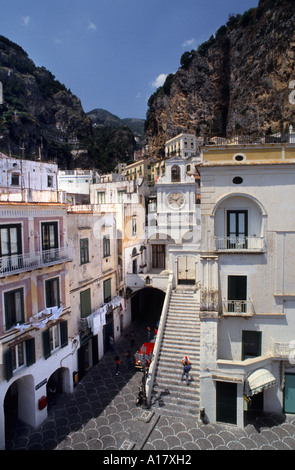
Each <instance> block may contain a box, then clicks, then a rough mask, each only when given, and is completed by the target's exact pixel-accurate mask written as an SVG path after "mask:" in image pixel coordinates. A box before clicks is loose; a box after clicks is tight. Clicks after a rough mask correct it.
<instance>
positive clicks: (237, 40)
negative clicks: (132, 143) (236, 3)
mask: <svg viewBox="0 0 295 470" xmlns="http://www.w3.org/2000/svg"><path fill="white" fill-rule="evenodd" d="M294 59H295V2H294V0H260V1H259V4H258V6H257V8H253V9H250V10H249V11H247V12H245V13H244V14H243V15H237V16H233V15H230V16H229V20H228V22H227V24H226V25H224V26H221V27H220V28H219V30H218V31H217V32H216V34H215V36H212V37H211V38H209V39H208V41H207V42H206V43H204V44H202V45H200V46H199V48H198V50H197V51H190V52H186V53H185V54H183V56H182V57H181V67H180V68H179V69H178V71H177V72H176V73H175V74H174V75H172V74H171V75H169V76H168V77H167V79H166V82H165V84H164V86H163V87H161V88H159V89H158V90H157V91H156V92H155V93H154V95H152V96H151V98H150V100H149V103H148V105H149V107H148V112H147V120H146V127H145V130H146V137H147V141H148V144H149V145H150V148H151V152H152V154H153V155H159V156H160V155H163V149H164V143H165V141H166V140H168V139H170V138H172V137H174V136H175V135H177V134H178V133H180V132H191V133H196V134H197V135H200V136H205V138H206V137H209V138H210V137H213V136H216V135H218V136H223V137H225V136H228V137H229V136H232V135H233V134H247V135H249V134H251V135H255V134H257V133H259V134H264V133H270V132H276V131H286V130H287V129H288V126H289V124H293V125H294V123H295V105H294V104H292V103H291V102H290V100H289V96H290V92H291V90H290V88H289V84H290V82H291V81H292V80H295V70H294Z"/></svg>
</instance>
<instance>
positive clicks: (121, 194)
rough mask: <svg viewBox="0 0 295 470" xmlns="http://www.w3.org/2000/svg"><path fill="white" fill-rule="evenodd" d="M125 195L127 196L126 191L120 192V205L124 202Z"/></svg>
mask: <svg viewBox="0 0 295 470" xmlns="http://www.w3.org/2000/svg"><path fill="white" fill-rule="evenodd" d="M124 194H126V191H118V202H119V203H120V204H121V203H123V202H124Z"/></svg>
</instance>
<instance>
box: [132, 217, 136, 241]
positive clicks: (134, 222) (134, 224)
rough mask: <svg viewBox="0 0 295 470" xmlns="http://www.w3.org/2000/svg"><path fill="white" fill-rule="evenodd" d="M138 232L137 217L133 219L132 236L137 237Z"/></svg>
mask: <svg viewBox="0 0 295 470" xmlns="http://www.w3.org/2000/svg"><path fill="white" fill-rule="evenodd" d="M136 230H137V227H136V217H133V219H132V236H133V237H135V235H136Z"/></svg>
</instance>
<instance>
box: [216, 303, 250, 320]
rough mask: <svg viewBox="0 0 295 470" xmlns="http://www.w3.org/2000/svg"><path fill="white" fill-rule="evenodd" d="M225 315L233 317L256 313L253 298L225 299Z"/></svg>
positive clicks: (248, 315)
mask: <svg viewBox="0 0 295 470" xmlns="http://www.w3.org/2000/svg"><path fill="white" fill-rule="evenodd" d="M223 315H226V316H233V317H252V316H253V315H254V304H253V300H224V301H223Z"/></svg>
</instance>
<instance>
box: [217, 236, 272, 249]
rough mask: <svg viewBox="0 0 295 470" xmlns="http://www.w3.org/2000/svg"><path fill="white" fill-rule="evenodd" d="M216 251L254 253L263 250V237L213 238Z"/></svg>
mask: <svg viewBox="0 0 295 470" xmlns="http://www.w3.org/2000/svg"><path fill="white" fill-rule="evenodd" d="M215 249H216V251H231V250H233V251H255V252H260V251H264V250H265V238H264V237H215Z"/></svg>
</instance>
